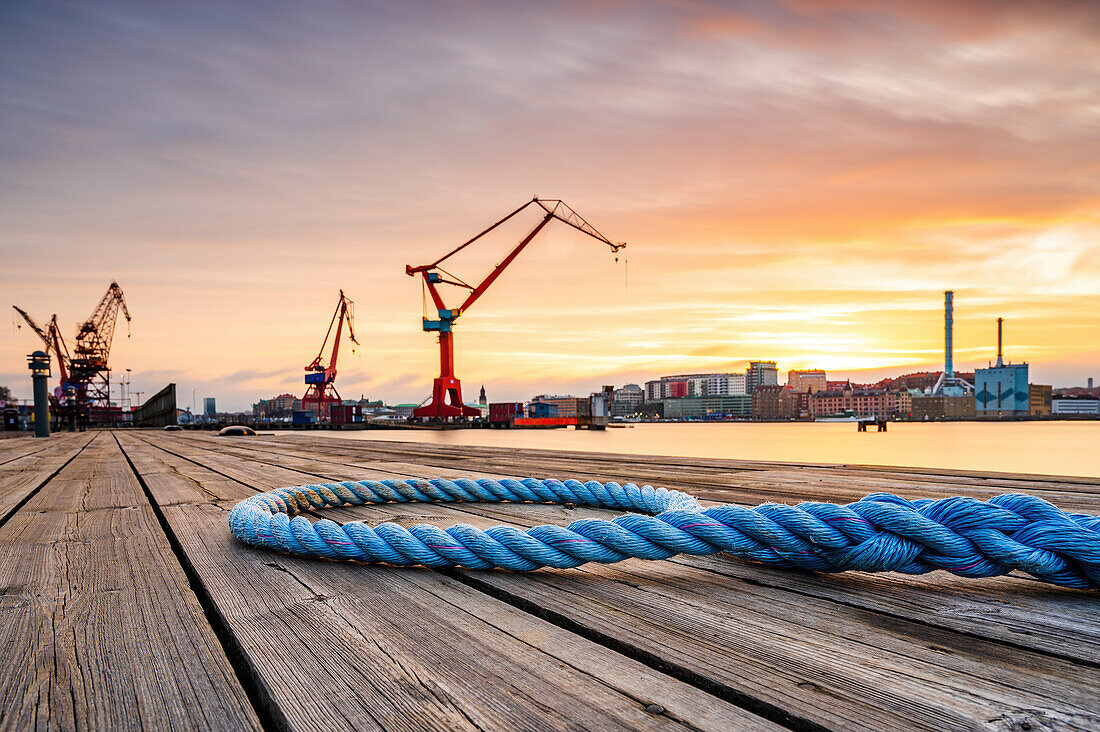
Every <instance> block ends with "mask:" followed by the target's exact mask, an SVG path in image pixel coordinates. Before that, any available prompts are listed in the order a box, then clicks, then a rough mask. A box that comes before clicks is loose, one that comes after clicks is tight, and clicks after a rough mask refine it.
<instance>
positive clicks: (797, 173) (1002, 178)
mask: <svg viewBox="0 0 1100 732" xmlns="http://www.w3.org/2000/svg"><path fill="white" fill-rule="evenodd" d="M0 69H3V73H2V74H0V170H2V172H0V220H2V221H3V222H4V226H3V229H2V230H0V253H2V257H3V259H2V261H3V267H2V268H0V292H3V294H4V298H3V301H0V305H3V306H4V307H6V308H9V312H10V306H11V305H12V304H15V305H19V306H20V307H22V308H24V309H26V310H27V311H29V312H30V313H31V314H32V315H33V316H35V317H36V318H38V319H39V320H40V321H46V320H48V319H49V317H50V315H51V314H52V313H55V312H56V313H57V314H58V316H59V319H60V320H61V322H62V325H63V327H64V329H65V333H66V335H68V334H70V333H73V332H74V331H75V327H76V324H77V323H78V322H80V321H81V320H83V319H84V318H86V317H87V316H88V314H89V313H90V311H91V309H92V307H93V306H94V304H95V302H96V301H97V299H98V298H99V296H100V295H101V294H102V292H103V289H104V288H105V287H106V286H107V284H108V283H109V282H110V281H111V280H112V279H117V280H118V282H119V284H120V285H121V286H122V287H123V289H124V290H125V292H126V298H127V301H128V303H129V306H130V310H131V312H132V314H133V318H134V320H133V324H132V331H133V337H132V338H131V339H129V340H127V338H126V330H125V327H124V326H120V327H119V329H118V331H117V333H116V336H115V346H114V348H113V349H112V353H111V360H112V366H113V368H114V370H115V373H116V374H119V373H122V372H123V371H124V370H125V369H127V368H130V369H132V374H131V380H132V386H131V389H132V391H133V392H135V393H137V392H139V391H140V392H143V393H145V394H147V395H148V394H152V393H154V392H156V391H157V390H159V389H160V388H161V387H162V386H163V385H164V384H166V383H168V382H175V383H177V385H178V395H179V403H180V405H181V406H185V405H189V404H190V396H191V391H192V389H194V390H195V392H196V394H197V400H198V403H197V405H196V406H197V407H198V409H199V410H200V411H201V409H202V401H201V400H202V399H203V398H204V397H207V396H209V397H215V398H216V399H217V404H218V405H219V407H220V408H223V409H229V410H241V409H246V408H247V407H248V406H249V405H250V404H251V403H253V402H255V401H256V400H258V399H260V398H267V397H270V396H273V395H276V394H279V393H282V392H292V393H295V394H299V395H300V394H301V392H302V391H303V390H304V384H303V383H302V377H303V375H304V371H303V368H304V366H305V365H306V364H307V363H309V362H310V360H311V359H312V358H313V356H314V355H315V354H316V351H317V348H318V347H319V346H320V343H321V340H322V337H323V335H324V329H325V326H326V325H327V323H328V318H329V316H330V315H331V312H332V308H333V305H334V304H335V301H336V297H337V291H338V290H339V289H341V288H342V289H344V291H345V292H346V293H347V294H348V296H349V297H351V298H352V299H353V300H355V302H356V304H357V310H358V319H357V322H356V333H357V335H358V336H359V339H360V341H361V342H362V343H363V346H362V347H360V348H358V349H357V350H356V352H355V353H352V350H351V349H350V348H349V345H350V344H347V343H345V344H344V347H343V350H342V353H341V362H340V367H339V372H340V373H339V376H338V378H337V382H336V386H337V388H338V389H339V391H340V393H341V395H342V396H344V397H346V398H350V397H354V398H358V397H359V396H360V394H365V395H366V396H368V397H370V398H382V399H385V400H387V401H389V402H418V401H420V400H421V399H422V398H424V397H426V396H427V395H428V394H429V390H430V387H431V380H432V378H433V377H434V376H435V375H436V373H437V368H438V361H437V358H438V356H437V350H436V346H435V344H434V343H433V339H432V338H431V337H430V336H429V335H428V334H425V333H423V332H422V331H421V330H420V318H421V292H420V285H419V283H418V282H416V281H415V280H413V279H412V278H409V277H406V276H405V275H404V265H405V264H409V263H412V264H420V263H423V262H427V261H432V260H433V259H434V258H435V257H437V256H439V255H441V254H443V253H444V252H445V251H447V250H449V249H450V248H451V247H453V246H455V245H457V244H458V243H460V242H462V241H464V240H465V239H466V238H468V237H469V236H472V235H473V234H475V233H477V232H478V231H480V230H481V229H482V228H484V226H486V225H488V224H489V223H491V222H492V221H495V220H496V219H497V218H499V217H500V216H501V215H503V214H504V213H506V212H507V211H510V210H511V209H513V208H515V207H516V206H517V205H519V204H520V203H522V202H523V201H524V200H526V199H528V198H530V197H531V196H532V195H534V194H538V195H540V196H545V197H561V198H562V199H564V200H565V201H566V202H568V203H569V204H570V205H572V206H573V207H574V208H575V209H576V210H577V211H578V212H579V213H580V214H582V215H583V216H585V217H586V218H587V219H588V220H589V221H591V222H592V224H594V225H595V226H596V227H597V228H599V229H600V230H601V231H602V232H604V233H605V234H606V235H607V236H608V237H610V238H611V239H613V240H615V241H619V240H625V241H627V242H628V247H627V249H626V250H624V251H623V252H621V253H620V255H625V256H620V261H619V262H618V263H616V262H615V261H614V259H613V257H611V256H610V255H609V254H608V252H607V251H606V248H605V247H601V246H600V245H598V244H596V243H595V242H593V241H591V240H586V239H585V238H584V236H583V235H581V234H579V233H574V232H571V231H569V230H568V228H567V227H565V226H564V225H558V226H557V227H555V226H551V227H548V228H547V230H546V232H545V233H544V234H543V236H542V237H541V238H540V239H539V240H537V241H536V242H534V243H533V244H532V245H531V247H530V248H529V249H528V250H527V251H525V252H524V253H523V254H522V256H521V257H520V258H519V259H517V261H516V263H515V265H514V266H513V268H512V269H510V270H509V271H508V272H507V273H506V274H505V275H504V276H503V277H502V278H501V279H500V280H499V282H498V283H497V284H496V285H494V288H493V290H492V291H490V292H488V293H487V294H486V295H485V297H484V298H483V299H482V300H481V301H479V303H478V306H477V308H475V309H474V310H472V311H471V312H470V313H469V314H468V315H464V316H463V317H462V319H461V321H460V322H459V323H458V325H457V328H456V360H457V373H458V376H459V377H460V378H461V379H462V380H463V382H464V386H465V388H466V390H467V394H468V396H469V395H476V394H477V389H478V388H479V387H480V386H481V385H482V384H485V385H486V386H487V389H488V391H489V398H490V400H496V399H502V400H507V399H514V398H516V399H518V398H523V397H525V396H529V395H530V394H533V393H536V392H555V393H571V392H580V393H588V391H591V390H592V389H595V388H598V387H599V386H600V385H602V384H615V385H621V384H624V383H629V382H634V383H644V381H645V380H646V379H648V378H654V377H655V376H659V375H662V374H671V373H678V372H692V371H700V372H702V371H726V370H739V369H743V368H744V367H745V364H746V363H747V362H748V361H749V360H754V359H768V360H775V361H777V362H778V363H779V366H780V370H781V371H783V372H785V371H787V370H789V369H805V368H822V369H825V370H826V371H827V372H829V374H830V378H833V375H834V374H835V375H836V376H837V377H839V378H846V377H851V378H852V379H853V380H855V381H859V382H869V381H876V380H878V378H881V377H882V376H886V375H891V374H899V373H904V372H907V371H918V370H935V369H938V368H940V366H941V364H942V337H941V334H942V318H941V313H942V292H943V291H944V290H946V289H952V290H954V291H955V362H956V366H957V368H958V369H960V370H966V371H970V370H973V369H974V368H975V367H978V366H985V365H986V364H987V362H990V361H993V360H994V359H995V356H996V331H995V327H996V326H995V321H996V318H997V317H1004V318H1005V358H1006V359H1009V360H1012V361H1021V360H1027V361H1028V362H1029V363H1030V364H1031V369H1030V378H1031V380H1032V381H1033V382H1036V383H1043V384H1052V385H1054V386H1071V385H1080V384H1084V383H1085V381H1086V379H1087V378H1088V377H1089V376H1100V373H1098V372H1100V214H1098V211H1100V206H1098V203H1100V186H1098V185H1097V179H1096V171H1095V160H1097V159H1100V135H1098V134H1096V132H1097V129H1100V103H1098V102H1100V92H1098V89H1100V6H1098V5H1097V4H1095V3H1084V2H1043V3H1039V2H1035V3H1027V2H1025V3H996V2H977V3H961V4H960V3H952V2H946V1H945V0H920V1H918V2H913V3H905V4H899V5H883V4H881V3H871V2H858V1H857V2H843V3H839V2H821V3H806V2H802V0H783V1H778V0H777V1H776V2H771V3H768V2H765V3H755V4H752V5H750V6H748V7H743V8H732V7H725V6H723V5H722V4H716V5H708V4H705V3H698V4H695V3H690V4H689V3H654V4H638V5H635V6H633V7H630V8H627V6H622V5H618V4H611V5H592V4H588V3H575V4H567V5H566V6H559V5H555V6H550V5H546V4H541V3H527V2H515V3H497V4H491V5H489V6H477V7H474V6H467V5H464V4H439V5H434V4H426V5H425V4H404V3H392V4H388V3H364V4H359V5H355V4H352V5H348V4H341V3H318V4H311V5H309V6H298V5H284V6H275V7H272V6H270V5H266V4H265V5H260V4H258V3H251V2H245V3H240V4H233V5H231V6H230V5H218V4H215V5H211V6H202V7H195V6H191V5H189V4H184V5H173V4H141V3H128V2H106V3H94V4H83V3H49V2H43V3H24V4H8V5H5V6H4V7H3V8H0ZM533 223H534V222H533V221H531V220H528V219H524V220H523V221H520V222H516V225H515V226H514V227H505V228H504V229H503V230H502V231H501V232H500V236H498V237H496V238H493V239H491V240H490V241H488V242H487V243H486V245H485V247H484V248H483V249H478V250H477V251H472V252H470V256H469V257H466V258H465V259H464V260H463V261H459V262H456V264H455V266H456V274H458V275H460V276H464V277H476V276H477V275H478V274H483V273H484V272H486V271H487V269H488V267H491V266H492V264H493V263H495V262H496V261H498V260H499V258H500V256H501V255H502V252H503V251H504V250H505V249H506V248H507V247H508V246H509V245H511V244H513V243H514V242H515V241H517V240H518V239H519V237H520V236H522V234H523V233H524V232H525V230H526V229H528V228H530V226H532V225H533ZM12 315H13V316H14V313H12ZM13 322H14V320H13ZM0 331H2V334H0V384H6V385H8V386H10V387H11V388H12V390H13V391H14V392H15V394H16V395H17V396H20V397H26V396H29V393H30V386H29V379H28V377H27V375H26V374H27V371H26V363H25V356H26V354H27V353H29V352H30V351H32V350H34V349H35V348H37V347H38V343H37V342H36V339H35V338H34V336H33V335H32V334H31V333H30V332H29V331H28V330H26V329H22V330H18V329H16V328H15V327H8V328H4V329H0ZM115 381H117V377H116V378H115Z"/></svg>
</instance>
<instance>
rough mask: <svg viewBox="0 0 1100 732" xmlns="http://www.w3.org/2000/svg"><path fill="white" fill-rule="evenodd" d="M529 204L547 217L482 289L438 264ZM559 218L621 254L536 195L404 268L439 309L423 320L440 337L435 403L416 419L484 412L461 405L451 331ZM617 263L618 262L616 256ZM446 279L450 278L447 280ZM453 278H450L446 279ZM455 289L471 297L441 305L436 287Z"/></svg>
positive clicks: (565, 209)
mask: <svg viewBox="0 0 1100 732" xmlns="http://www.w3.org/2000/svg"><path fill="white" fill-rule="evenodd" d="M529 206H537V207H539V208H541V209H542V211H543V217H542V219H541V220H540V221H539V223H538V224H537V225H536V226H535V228H534V229H532V230H531V232H530V233H529V234H527V236H525V237H524V238H523V239H522V240H521V241H520V243H519V244H517V245H516V246H515V248H514V249H512V251H511V252H510V253H509V254H508V256H506V257H505V258H504V259H503V260H502V261H501V262H500V264H498V265H497V266H496V267H494V268H493V270H492V271H491V272H490V273H489V274H488V275H486V277H485V279H483V280H482V281H481V283H480V284H478V285H470V284H467V283H466V282H463V281H461V280H460V279H458V278H457V277H455V276H454V275H451V274H449V273H448V272H446V271H445V270H443V269H442V268H441V267H440V266H439V265H440V264H442V263H443V262H445V261H447V260H448V259H450V258H451V257H453V256H454V255H455V254H458V253H459V252H460V251H462V250H463V249H465V248H466V247H468V246H470V245H471V244H473V243H474V242H476V241H477V240H478V239H480V238H482V237H483V236H485V235H486V234H488V233H489V232H490V231H492V230H493V229H495V228H497V227H498V226H500V225H501V224H503V223H504V222H506V221H508V220H509V219H511V218H512V217H513V216H516V215H517V214H519V213H520V212H521V211H523V210H525V209H526V208H527V207H529ZM554 219H557V220H558V221H561V222H562V223H565V224H568V225H569V226H572V227H573V228H574V229H576V230H578V231H580V232H583V233H585V234H588V235H589V236H590V237H592V238H593V239H595V240H597V241H599V242H602V243H603V244H606V245H607V246H609V247H610V248H611V251H612V253H614V252H618V251H619V250H620V249H622V248H623V247H625V246H626V244H625V243H623V242H618V243H616V242H612V241H611V240H610V239H608V238H607V237H606V236H604V235H603V234H601V233H600V232H599V231H598V230H597V229H596V228H595V227H594V226H592V225H591V224H589V223H588V222H587V221H585V220H584V219H583V218H582V217H581V216H580V214H578V213H577V212H576V211H574V210H573V209H571V208H570V207H569V206H567V205H566V204H565V203H564V202H563V201H560V200H558V199H542V198H538V197H537V196H536V197H535V198H533V199H531V200H530V201H528V202H527V203H525V204H523V205H522V206H520V207H519V208H517V209H516V210H515V211H513V212H512V213H510V214H508V215H507V216H505V217H504V218H502V219H501V220H500V221H497V222H496V223H495V224H493V225H492V226H490V227H489V228H487V229H485V230H484V231H482V232H481V233H480V234H478V235H477V236H475V237H473V238H472V239H469V240H467V241H466V242H464V243H462V244H460V245H459V246H457V247H455V248H454V249H452V250H451V251H449V252H448V253H446V254H444V255H443V256H442V257H440V258H439V259H437V260H435V261H434V262H432V263H431V264H424V265H421V266H419V267H413V266H412V265H406V266H405V274H407V275H409V276H410V277H414V276H416V275H417V274H420V275H421V276H422V277H423V278H424V285H425V286H426V287H427V289H428V292H429V293H430V294H431V298H432V302H433V303H434V304H435V307H436V310H437V311H438V314H439V319H438V320H431V319H429V318H424V323H423V325H424V330H425V331H427V332H437V333H439V376H438V377H437V378H436V379H435V381H434V383H433V386H432V397H431V401H430V402H429V403H428V404H426V405H424V406H421V407H418V408H417V409H415V410H414V411H413V416H414V417H418V418H426V419H433V420H447V419H452V418H462V417H476V416H478V415H479V414H480V412H479V411H478V410H477V409H474V408H473V407H468V406H466V404H465V403H464V402H463V401H462V383H461V382H460V381H459V380H458V379H457V378H456V377H455V374H454V336H453V335H452V328H453V326H454V324H455V321H456V320H458V317H459V316H460V315H462V314H463V313H464V312H466V310H467V309H469V307H470V306H471V305H473V304H474V302H476V301H477V299H478V298H479V297H481V296H482V295H483V294H485V291H486V290H487V289H489V286H490V285H491V284H493V282H494V281H495V280H496V278H497V277H499V276H500V275H501V273H502V272H503V271H504V270H505V268H507V267H508V265H509V264H511V263H512V261H513V260H514V259H515V258H516V257H517V256H518V255H519V253H520V252H521V251H523V248H524V247H526V246H527V245H528V244H529V243H530V242H531V240H532V239H534V238H535V236H536V235H538V233H539V232H540V231H542V229H543V227H545V226H546V225H547V224H548V223H550V222H551V221H552V220H554ZM616 261H618V259H617V258H616ZM444 275H447V276H446V277H444ZM448 278H450V279H448ZM441 284H445V285H454V286H456V287H460V288H464V289H467V290H469V291H470V294H469V295H467V296H466V299H465V300H464V301H463V302H462V304H461V305H459V306H458V307H457V308H449V307H447V305H446V304H444V302H443V298H442V296H441V295H440V293H439V289H438V287H437V286H438V285H441Z"/></svg>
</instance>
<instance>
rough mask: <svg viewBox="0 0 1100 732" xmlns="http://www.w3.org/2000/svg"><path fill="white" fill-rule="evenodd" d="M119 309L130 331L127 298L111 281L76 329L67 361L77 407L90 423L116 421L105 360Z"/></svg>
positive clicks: (108, 369)
mask: <svg viewBox="0 0 1100 732" xmlns="http://www.w3.org/2000/svg"><path fill="white" fill-rule="evenodd" d="M120 310H121V311H122V314H123V315H124V316H125V317H126V325H127V328H129V324H130V310H129V308H127V307H126V298H125V297H124V296H123V294H122V288H121V287H119V286H118V283H117V282H112V283H111V285H110V287H108V288H107V292H105V293H103V297H101V298H100V300H99V304H97V305H96V306H95V310H93V311H92V314H91V315H90V316H88V319H87V320H85V321H84V322H83V323H81V325H80V327H79V328H78V329H77V332H76V346H75V347H74V348H73V357H72V359H70V361H69V363H70V369H69V371H70V373H71V375H72V379H73V382H74V384H75V386H76V400H77V404H78V405H80V406H81V407H82V408H84V409H86V410H87V415H88V418H89V419H91V421H92V422H93V423H111V422H114V421H115V420H116V419H117V415H116V414H115V413H114V412H113V410H112V407H111V369H110V368H109V367H108V366H107V357H108V356H109V355H110V353H111V342H112V341H113V340H114V335H115V322H116V321H117V320H118V313H119V311H120ZM127 337H129V335H128V334H127ZM118 413H119V414H120V413H121V409H119V412H118Z"/></svg>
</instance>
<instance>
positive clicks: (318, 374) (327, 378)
mask: <svg viewBox="0 0 1100 732" xmlns="http://www.w3.org/2000/svg"><path fill="white" fill-rule="evenodd" d="M345 322H346V323H347V324H348V338H349V339H350V340H351V342H352V343H354V344H355V345H357V346H358V345H359V341H357V340H356V339H355V303H354V302H352V301H351V299H350V298H348V296H347V295H345V294H344V291H343V290H340V300H339V301H338V302H337V303H336V312H334V313H333V314H332V320H330V321H329V324H328V330H327V331H326V332H325V340H324V341H322V342H321V350H320V351H318V352H317V357H316V358H314V359H313V361H312V363H310V364H309V365H308V366H306V371H307V372H308V373H307V374H306V384H307V385H308V386H307V387H306V394H305V396H303V397H302V409H304V410H306V411H309V412H316V414H317V419H318V420H324V419H328V417H329V408H330V407H331V406H332V405H333V404H339V403H340V401H341V400H340V394H339V392H337V391H336V386H335V382H336V359H337V358H339V356H340V335H341V333H342V332H343V328H344V323H345ZM334 325H335V326H336V337H335V338H334V339H333V341H332V354H331V355H330V356H329V358H328V363H326V362H325V358H324V354H325V346H326V345H328V339H329V336H330V335H332V326H334Z"/></svg>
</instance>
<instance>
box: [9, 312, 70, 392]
mask: <svg viewBox="0 0 1100 732" xmlns="http://www.w3.org/2000/svg"><path fill="white" fill-rule="evenodd" d="M12 307H13V308H15V311H16V312H17V313H19V314H20V315H22V316H23V320H25V321H27V325H29V326H30V327H31V330H33V331H34V332H35V333H37V334H38V337H39V338H41V339H42V342H43V343H45V344H46V355H49V354H50V353H51V352H53V354H54V355H56V356H57V372H58V376H59V377H60V380H61V388H62V389H64V388H65V386H66V385H67V384H68V383H69V348H68V346H66V345H65V339H64V337H62V335H61V328H60V326H58V324H57V315H56V314H55V315H54V316H53V317H52V318H50V322H49V325H47V326H46V327H45V328H43V327H41V326H40V325H38V323H36V322H34V319H33V318H31V316H30V315H29V314H28V313H27V311H26V310H24V309H23V308H21V307H18V306H17V305H12Z"/></svg>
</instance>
